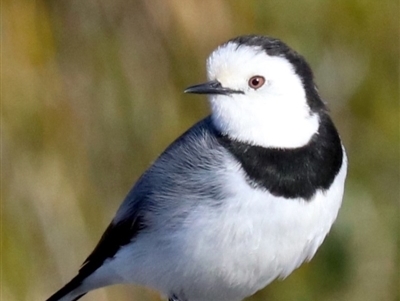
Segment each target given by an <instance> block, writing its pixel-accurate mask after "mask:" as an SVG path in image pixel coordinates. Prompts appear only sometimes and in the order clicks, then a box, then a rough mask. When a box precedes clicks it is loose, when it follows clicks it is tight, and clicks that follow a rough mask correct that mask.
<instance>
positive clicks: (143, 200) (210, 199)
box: [79, 117, 226, 278]
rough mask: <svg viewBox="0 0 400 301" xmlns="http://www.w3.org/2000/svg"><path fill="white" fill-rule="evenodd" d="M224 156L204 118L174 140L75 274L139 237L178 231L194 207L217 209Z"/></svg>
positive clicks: (84, 273)
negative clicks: (158, 231) (161, 230)
mask: <svg viewBox="0 0 400 301" xmlns="http://www.w3.org/2000/svg"><path fill="white" fill-rule="evenodd" d="M225 155H226V153H224V148H223V147H222V146H221V145H219V143H218V141H217V139H216V138H215V130H214V128H213V126H212V124H211V120H210V118H209V117H208V118H206V119H204V120H202V121H200V122H199V123H197V124H196V125H194V126H193V127H192V128H191V129H189V130H188V131H187V132H186V133H184V134H183V135H182V136H181V137H179V138H178V139H177V140H176V141H175V142H174V143H173V144H171V145H170V147H168V148H167V149H166V150H165V151H164V152H163V153H162V154H161V156H160V157H159V158H158V159H157V160H156V162H154V164H153V165H152V166H151V167H150V168H149V169H148V170H147V171H146V172H145V173H144V174H143V175H142V177H141V178H140V179H139V180H138V182H137V183H136V185H135V186H134V187H133V188H132V190H131V191H130V192H129V194H128V196H127V197H126V199H125V200H124V202H123V203H122V204H121V206H120V208H119V210H118V211H117V214H116V216H115V218H114V219H113V221H112V222H111V224H110V225H109V227H108V228H107V230H106V231H105V233H104V234H103V236H102V238H101V240H100V242H99V243H98V245H97V246H96V248H95V249H94V251H93V252H92V253H91V254H90V256H89V257H88V258H87V259H86V261H85V263H84V265H83V266H82V268H81V270H80V272H79V274H82V276H83V278H85V277H87V276H88V275H90V274H91V273H93V272H94V271H95V270H96V269H97V268H98V267H100V266H101V265H102V263H103V262H104V261H105V260H106V259H107V258H111V257H113V256H114V255H115V254H116V252H117V251H118V250H119V249H120V248H121V247H122V246H124V245H126V244H128V243H129V242H131V241H132V240H134V239H135V238H136V237H137V236H139V235H140V234H141V232H143V231H151V230H152V229H151V228H152V227H155V228H158V227H168V228H169V227H171V228H174V227H179V224H180V223H181V222H184V220H185V217H186V216H187V214H188V213H189V212H190V211H191V210H193V208H194V207H195V206H199V205H202V206H204V205H206V206H218V204H219V203H220V202H221V201H222V199H224V197H225V196H226V192H225V191H224V189H223V185H222V183H221V177H220V174H221V173H223V169H224V167H223V166H224V165H223V162H224V158H225V157H224V156H225ZM205 202H207V203H206V204H205ZM160 216H163V218H162V219H160V218H159V217H160ZM160 220H162V221H164V222H163V223H161V224H160V223H159V222H157V221H160ZM156 223H158V225H155V224H156Z"/></svg>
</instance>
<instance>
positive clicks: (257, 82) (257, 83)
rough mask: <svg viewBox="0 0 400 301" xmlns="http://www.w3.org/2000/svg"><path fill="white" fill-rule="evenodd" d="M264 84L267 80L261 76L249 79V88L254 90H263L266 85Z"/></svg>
mask: <svg viewBox="0 0 400 301" xmlns="http://www.w3.org/2000/svg"><path fill="white" fill-rule="evenodd" d="M264 83H265V78H264V77H263V76H261V75H256V76H253V77H252V78H250V79H249V86H250V88H253V89H254V90H257V89H258V88H261V87H262V86H263V85H264Z"/></svg>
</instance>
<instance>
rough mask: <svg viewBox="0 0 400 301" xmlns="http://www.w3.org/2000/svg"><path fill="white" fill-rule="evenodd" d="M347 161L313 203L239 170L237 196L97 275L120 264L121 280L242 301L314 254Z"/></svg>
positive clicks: (128, 252) (199, 297) (151, 239)
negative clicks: (272, 189) (274, 190)
mask: <svg viewBox="0 0 400 301" xmlns="http://www.w3.org/2000/svg"><path fill="white" fill-rule="evenodd" d="M344 161H345V162H346V158H345V157H344ZM346 165H347V164H343V166H342V168H341V170H340V172H339V174H338V176H337V177H336V179H335V181H334V183H333V184H332V186H331V188H330V189H329V190H328V191H325V192H322V191H320V192H317V193H316V194H315V196H314V197H313V199H311V200H310V201H307V202H305V201H302V200H299V199H289V200H287V199H284V198H280V197H275V196H272V195H271V194H269V193H266V192H265V191H262V190H255V189H253V188H251V187H249V185H248V183H247V182H246V180H245V178H244V176H243V175H242V174H240V173H237V172H236V173H235V172H233V173H232V175H233V176H232V178H231V179H230V183H232V185H231V187H230V190H231V193H232V195H234V196H235V197H234V198H233V197H232V198H230V199H227V200H225V201H224V205H220V206H216V207H215V208H210V206H204V207H201V206H199V207H198V208H196V210H197V211H203V212H201V213H200V212H193V213H192V214H191V215H189V217H188V218H187V222H186V224H185V226H184V227H183V228H182V229H177V231H175V232H174V233H173V235H170V232H168V231H170V230H166V231H167V232H168V233H159V232H157V233H154V234H149V235H143V237H141V238H140V239H138V241H137V242H134V247H133V246H132V247H127V248H122V249H121V250H120V251H119V253H118V256H116V257H115V258H114V259H113V260H110V261H109V262H108V263H109V264H105V265H104V267H103V268H102V269H99V270H98V271H97V272H96V273H95V274H96V278H101V277H102V274H103V272H105V271H107V273H110V271H114V273H115V274H114V279H118V281H117V282H133V283H137V284H143V285H146V286H150V287H153V288H156V289H158V290H160V291H162V292H164V293H165V294H170V293H171V292H174V293H176V294H177V295H179V294H182V293H183V294H184V296H185V298H186V299H187V300H189V301H235V300H242V299H243V298H245V297H247V296H249V295H251V294H253V293H254V292H256V291H257V290H259V289H261V288H263V287H265V286H266V285H267V284H268V283H270V282H271V281H272V280H274V279H275V278H277V277H286V276H288V275H289V274H290V273H291V272H292V271H293V270H294V269H296V268H297V267H298V266H299V265H300V264H301V263H302V262H304V261H305V260H310V259H311V258H312V257H313V256H314V254H315V252H316V250H317V249H318V247H319V246H320V245H321V243H322V241H323V240H324V238H325V236H326V235H327V233H328V232H329V230H330V228H331V226H332V224H333V222H334V220H335V219H336V216H337V213H338V210H339V208H340V205H341V202H342V196H343V189H344V180H345V177H346V170H347V166H346ZM199 217H202V218H199ZM153 235H154V236H153ZM165 238H167V239H165ZM109 284H110V283H109Z"/></svg>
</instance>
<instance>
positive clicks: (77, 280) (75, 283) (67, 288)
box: [46, 275, 86, 301]
mask: <svg viewBox="0 0 400 301" xmlns="http://www.w3.org/2000/svg"><path fill="white" fill-rule="evenodd" d="M81 283H82V275H77V276H76V277H74V278H73V279H72V280H71V281H70V282H68V283H67V284H66V285H64V286H63V287H62V288H61V289H60V290H58V291H57V292H56V293H54V294H53V295H52V296H51V297H50V298H49V299H47V300H46V301H58V300H60V299H61V298H62V297H64V296H65V295H67V294H69V293H70V292H72V291H73V290H74V289H76V288H78V287H79V286H80V285H81ZM85 294H86V293H83V294H81V295H79V296H77V297H75V298H74V299H73V300H71V301H76V300H78V299H79V298H81V297H82V296H84V295H85Z"/></svg>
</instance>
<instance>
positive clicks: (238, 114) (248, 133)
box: [207, 43, 319, 148]
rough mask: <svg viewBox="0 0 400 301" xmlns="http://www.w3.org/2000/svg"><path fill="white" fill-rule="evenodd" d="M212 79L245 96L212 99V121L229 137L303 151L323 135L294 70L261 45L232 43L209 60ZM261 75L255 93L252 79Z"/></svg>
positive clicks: (285, 61)
mask: <svg viewBox="0 0 400 301" xmlns="http://www.w3.org/2000/svg"><path fill="white" fill-rule="evenodd" d="M207 75H208V78H209V80H217V81H219V82H220V83H221V85H222V87H224V88H230V89H233V90H240V91H242V92H243V94H229V95H210V96H209V99H210V103H211V108H212V119H213V122H214V124H215V126H216V127H217V128H218V129H219V130H220V131H221V132H222V133H224V134H228V135H229V136H231V137H232V138H235V139H237V140H240V141H244V142H248V143H250V144H253V145H260V146H264V147H277V148H295V147H300V146H303V145H305V144H307V142H308V141H309V140H310V138H311V137H312V135H313V134H314V133H316V132H317V131H318V124H319V118H318V116H317V115H316V114H313V113H312V112H311V111H310V108H309V106H308V104H307V101H306V95H305V91H304V88H303V85H302V82H301V80H300V78H299V76H298V75H297V74H296V73H295V71H294V69H293V66H292V65H291V64H290V63H289V61H288V60H287V59H286V58H284V57H277V56H269V55H268V54H267V53H266V52H265V51H264V50H262V49H261V48H257V47H253V46H252V47H250V46H244V45H242V46H240V47H238V45H237V44H235V43H228V44H226V45H223V46H221V47H219V48H218V49H217V50H215V51H214V52H213V53H212V54H211V55H210V57H209V58H208V60H207ZM253 76H262V77H263V78H264V79H265V83H264V84H263V85H262V86H261V87H259V88H257V89H254V88H252V87H250V85H249V80H250V79H251V78H252V77H253Z"/></svg>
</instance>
